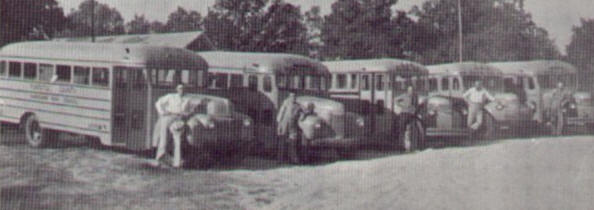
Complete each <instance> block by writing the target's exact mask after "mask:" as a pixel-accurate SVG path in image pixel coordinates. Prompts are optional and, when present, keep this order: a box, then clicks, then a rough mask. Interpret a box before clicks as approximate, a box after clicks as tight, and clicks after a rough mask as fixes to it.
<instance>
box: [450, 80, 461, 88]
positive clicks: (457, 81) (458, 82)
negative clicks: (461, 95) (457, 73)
mask: <svg viewBox="0 0 594 210" xmlns="http://www.w3.org/2000/svg"><path fill="white" fill-rule="evenodd" d="M452 89H454V90H460V79H458V77H454V81H453V82H452Z"/></svg>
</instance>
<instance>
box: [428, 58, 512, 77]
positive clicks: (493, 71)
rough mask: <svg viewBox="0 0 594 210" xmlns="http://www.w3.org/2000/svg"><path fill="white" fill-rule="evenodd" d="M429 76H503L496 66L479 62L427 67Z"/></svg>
mask: <svg viewBox="0 0 594 210" xmlns="http://www.w3.org/2000/svg"><path fill="white" fill-rule="evenodd" d="M427 69H429V74H448V75H450V74H457V75H461V76H463V75H478V76H499V77H501V76H503V73H502V72H501V70H499V69H498V68H496V67H494V66H490V65H487V64H485V63H479V62H471V61H469V62H462V63H446V64H438V65H431V66H427Z"/></svg>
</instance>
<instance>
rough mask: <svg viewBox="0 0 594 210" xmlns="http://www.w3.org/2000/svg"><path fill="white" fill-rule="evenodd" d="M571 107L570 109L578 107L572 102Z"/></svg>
mask: <svg viewBox="0 0 594 210" xmlns="http://www.w3.org/2000/svg"><path fill="white" fill-rule="evenodd" d="M569 108H570V109H576V108H577V107H576V106H575V104H573V103H572V104H570V105H569Z"/></svg>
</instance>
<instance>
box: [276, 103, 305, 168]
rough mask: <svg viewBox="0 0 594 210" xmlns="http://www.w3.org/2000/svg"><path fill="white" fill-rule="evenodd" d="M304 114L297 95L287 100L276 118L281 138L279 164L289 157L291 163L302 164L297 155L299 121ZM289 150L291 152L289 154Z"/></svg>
mask: <svg viewBox="0 0 594 210" xmlns="http://www.w3.org/2000/svg"><path fill="white" fill-rule="evenodd" d="M302 113H303V110H302V109H301V105H299V103H297V100H296V97H295V94H294V93H291V94H289V97H287V99H285V101H284V102H283V104H282V106H281V107H280V109H279V111H278V114H277V116H276V122H277V123H278V127H277V134H278V136H279V137H280V138H279V144H278V157H277V158H278V161H279V162H285V161H286V159H287V155H288V156H289V159H290V162H292V163H299V162H300V161H299V156H298V154H297V146H298V142H299V134H300V131H301V130H300V128H299V125H298V121H299V117H300V116H301V114H302ZM287 149H288V150H289V151H288V154H287Z"/></svg>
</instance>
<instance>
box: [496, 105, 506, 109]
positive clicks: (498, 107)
mask: <svg viewBox="0 0 594 210" xmlns="http://www.w3.org/2000/svg"><path fill="white" fill-rule="evenodd" d="M495 108H496V109H497V110H502V109H503V108H505V106H503V104H497V106H495Z"/></svg>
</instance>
